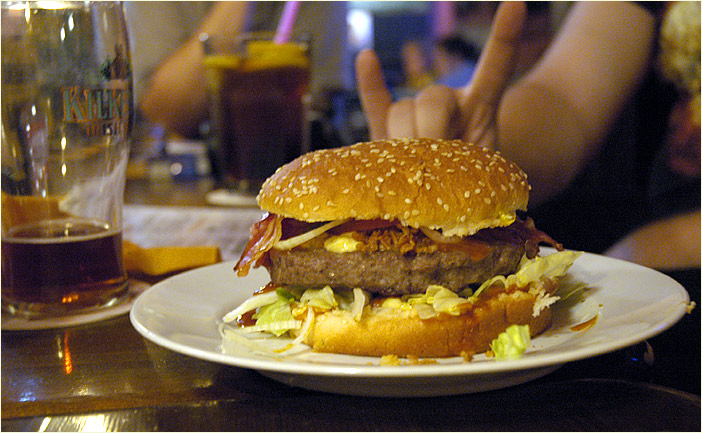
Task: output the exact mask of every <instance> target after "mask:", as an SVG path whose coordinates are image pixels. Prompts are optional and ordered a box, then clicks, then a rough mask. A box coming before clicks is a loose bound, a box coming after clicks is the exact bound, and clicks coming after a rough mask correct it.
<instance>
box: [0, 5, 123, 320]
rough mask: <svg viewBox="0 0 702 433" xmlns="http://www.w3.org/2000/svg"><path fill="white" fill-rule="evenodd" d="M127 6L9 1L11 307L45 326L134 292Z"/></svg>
mask: <svg viewBox="0 0 702 433" xmlns="http://www.w3.org/2000/svg"><path fill="white" fill-rule="evenodd" d="M132 113H133V104H132V84H131V71H130V55H129V43H128V37H127V27H126V24H125V20H124V12H123V9H122V4H121V3H120V2H73V1H37V2H34V1H29V2H28V1H24V2H19V1H7V2H6V1H3V2H2V306H3V310H5V311H6V312H9V313H10V314H18V315H22V316H26V317H42V316H47V315H62V314H70V313H76V312H82V311H85V310H86V309H98V308H101V307H105V306H109V305H112V304H114V303H116V302H118V300H119V299H120V297H121V296H123V295H124V294H125V293H126V291H127V277H126V273H125V270H124V265H123V261H122V205H123V196H124V181H125V173H126V166H127V159H128V150H129V143H128V136H129V132H130V124H131V120H132V117H133V116H132Z"/></svg>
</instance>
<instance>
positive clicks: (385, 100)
mask: <svg viewBox="0 0 702 433" xmlns="http://www.w3.org/2000/svg"><path fill="white" fill-rule="evenodd" d="M356 84H357V86H358V92H359V96H360V98H361V106H362V107H363V112H364V113H365V115H366V119H367V121H368V128H369V130H370V137H371V139H372V140H378V139H383V138H386V137H387V119H388V111H389V110H390V106H391V105H392V96H391V95H390V92H389V91H388V89H387V87H386V85H385V77H384V76H383V70H382V67H381V65H380V60H378V56H377V55H376V54H375V52H373V51H372V50H369V49H366V50H363V51H361V52H360V53H359V54H358V56H356Z"/></svg>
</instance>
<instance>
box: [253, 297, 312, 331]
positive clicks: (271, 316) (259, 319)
mask: <svg viewBox="0 0 702 433" xmlns="http://www.w3.org/2000/svg"><path fill="white" fill-rule="evenodd" d="M291 302H292V301H291V300H288V299H282V298H278V300H277V301H275V302H274V303H272V304H268V305H264V306H263V307H260V308H259V309H258V310H257V311H256V314H254V315H253V318H254V319H256V330H257V331H264V332H270V333H271V334H273V335H275V336H276V337H280V336H281V335H283V334H285V333H286V332H288V331H290V330H291V329H298V328H299V327H300V326H302V322H300V321H299V320H295V317H293V315H292V311H291V309H290V303H291Z"/></svg>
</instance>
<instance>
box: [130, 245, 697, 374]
mask: <svg viewBox="0 0 702 433" xmlns="http://www.w3.org/2000/svg"><path fill="white" fill-rule="evenodd" d="M542 251H543V252H544V253H547V252H549V251H551V249H549V248H542ZM582 258H585V259H587V260H585V261H586V262H589V261H591V260H605V261H607V262H610V261H611V262H612V263H613V264H616V265H618V266H624V267H627V268H628V267H630V268H631V269H635V270H638V271H643V272H651V273H653V274H655V275H657V276H658V277H659V278H661V277H662V278H663V279H664V280H667V282H668V283H669V285H670V286H669V289H671V290H672V289H673V288H674V289H676V290H677V291H676V292H675V293H672V294H671V296H673V295H674V296H679V299H678V298H676V299H675V300H674V301H676V302H677V303H678V304H679V308H677V309H675V308H672V311H671V314H670V315H669V316H667V317H666V319H665V320H661V321H659V322H658V323H656V324H655V326H651V327H649V328H648V329H645V330H644V331H640V332H638V333H636V334H635V335H633V336H628V338H627V337H622V338H618V339H615V340H612V341H609V342H605V343H600V344H598V345H597V347H596V348H595V349H594V350H593V348H592V347H591V346H590V345H585V346H583V347H579V348H570V349H568V350H566V351H565V352H563V353H558V354H557V355H558V356H557V358H558V359H557V360H554V359H553V358H554V357H556V356H555V355H554V354H553V353H544V354H541V355H540V354H539V353H538V350H536V351H534V352H531V353H530V354H529V356H525V357H522V358H519V359H516V360H501V361H499V362H492V361H488V362H465V361H462V362H451V363H446V362H449V361H448V360H455V359H460V358H446V359H445V360H446V361H445V362H443V363H442V362H441V361H442V360H440V359H439V360H438V361H439V362H438V363H437V364H423V365H404V364H403V365H377V364H374V365H362V364H331V363H317V362H310V361H305V360H290V359H285V358H284V357H282V358H271V359H259V358H253V357H242V356H237V355H232V354H226V353H220V352H213V351H211V350H205V349H202V348H198V347H191V346H185V345H183V344H181V343H178V342H175V341H173V340H172V339H170V338H168V336H163V335H160V334H158V333H156V332H153V331H152V330H151V329H149V327H148V326H146V325H145V324H144V323H142V322H141V321H140V318H139V317H138V316H139V314H140V311H141V309H142V308H143V306H142V304H143V303H144V302H146V300H148V299H149V297H150V296H154V294H155V293H158V292H159V291H161V290H168V287H169V285H171V284H173V282H174V280H179V279H188V278H190V277H192V276H193V275H196V274H198V273H206V272H210V271H213V270H214V268H216V267H229V269H232V267H233V265H234V263H235V262H234V261H227V262H220V263H217V264H214V265H209V266H205V267H202V268H197V269H193V270H190V271H186V272H183V273H180V274H177V275H174V276H172V277H170V278H167V279H165V280H163V281H161V282H159V283H156V284H154V285H153V286H152V287H150V288H149V289H147V290H146V291H145V292H144V293H142V294H141V295H140V296H139V297H138V298H137V300H136V301H135V303H134V305H133V306H132V309H131V311H130V313H129V317H130V322H131V323H132V325H133V327H134V328H135V329H136V330H137V332H139V333H140V334H141V335H142V336H143V337H144V338H146V339H148V340H150V341H152V342H153V343H156V344H157V345H159V346H162V347H165V348H166V349H169V350H172V351H174V352H177V353H180V354H183V355H187V356H192V357H195V358H199V359H202V360H206V361H210V362H215V363H219V364H225V365H230V366H235V367H241V368H248V369H253V370H257V371H273V372H276V373H278V374H294V375H308V376H324V377H329V376H334V377H339V376H343V377H348V378H352V377H364V378H380V379H382V378H385V379H390V378H419V377H428V376H435V375H440V376H441V377H444V378H445V377H451V376H461V375H466V374H470V375H495V374H501V373H507V372H511V371H513V372H518V371H520V370H532V369H539V368H544V367H548V366H556V365H562V364H565V363H568V362H573V361H577V360H581V359H586V358H591V357H595V356H599V355H602V354H606V353H609V352H613V351H615V350H619V349H622V348H625V347H629V346H632V345H634V344H636V343H639V342H641V341H644V340H646V339H648V338H651V337H653V336H655V335H658V334H660V333H662V332H664V331H666V330H667V329H669V328H670V327H672V326H673V325H674V324H675V323H677V322H678V321H679V320H680V319H681V318H682V317H683V316H684V315H685V313H686V309H687V305H688V304H689V300H690V298H689V294H688V292H687V290H686V289H685V288H684V287H683V286H682V285H681V284H680V283H679V282H677V281H676V280H675V279H673V278H672V277H670V276H668V275H666V274H664V273H662V272H659V271H657V270H654V269H651V268H647V267H644V266H641V265H638V264H635V263H631V262H627V261H624V260H619V259H615V258H610V257H606V256H602V255H598V254H593V253H587V252H583V255H582V256H581V257H580V258H579V259H578V260H576V262H575V264H574V265H573V266H576V265H577V264H578V261H579V260H581V259H582ZM581 263H582V262H581ZM232 273H233V271H232ZM252 292H253V290H252ZM678 301H679V302H678ZM671 302H672V301H671ZM218 322H219V320H218V321H217V322H215V323H213V325H214V326H215V330H216V327H217V325H218ZM537 339H538V337H536V338H535V340H537ZM329 355H330V356H335V355H334V354H329ZM338 356H345V355H338ZM359 358H365V357H359ZM367 358H368V361H369V363H370V362H371V361H372V360H376V361H377V360H378V359H379V358H377V357H367Z"/></svg>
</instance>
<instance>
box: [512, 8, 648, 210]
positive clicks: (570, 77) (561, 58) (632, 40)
mask: <svg viewBox="0 0 702 433" xmlns="http://www.w3.org/2000/svg"><path fill="white" fill-rule="evenodd" d="M654 25H655V22H654V18H653V17H652V16H651V15H650V14H649V13H647V12H646V11H644V10H643V9H641V8H639V7H638V6H636V5H635V4H633V3H629V2H602V3H600V2H583V3H578V4H577V5H575V6H574V9H573V11H572V12H571V14H570V16H569V17H568V19H567V21H566V22H565V23H564V25H563V28H562V31H561V33H560V34H559V35H558V37H557V39H556V41H555V42H554V44H553V45H552V46H551V47H550V49H549V51H548V52H547V53H546V54H545V55H544V57H543V59H542V60H541V61H540V62H539V63H538V64H537V65H536V66H535V67H534V69H533V70H532V71H531V72H530V73H529V74H528V75H527V76H525V77H524V78H523V79H522V80H521V81H520V82H518V83H517V84H516V85H515V86H514V87H512V88H510V89H509V90H508V91H507V92H506V93H505V95H504V98H503V99H502V102H501V104H500V109H499V115H498V131H499V145H498V147H499V149H500V151H502V152H503V153H504V154H505V155H507V156H508V157H510V158H511V159H513V160H514V161H515V162H517V164H518V165H520V167H522V168H523V169H524V170H525V171H526V172H527V173H529V177H530V183H531V184H532V186H533V188H534V189H533V192H532V201H533V202H535V203H538V202H540V201H543V200H544V199H546V198H548V197H549V196H551V195H552V194H554V193H556V192H558V191H560V190H561V189H562V188H564V187H565V186H566V185H567V184H568V182H570V181H571V180H572V179H573V177H574V176H575V175H576V174H577V172H578V171H579V170H580V168H582V166H583V165H584V164H585V163H586V162H587V160H588V158H589V157H590V156H592V155H593V154H595V153H596V152H597V151H598V150H599V148H600V145H601V143H602V141H603V139H604V138H605V136H606V134H607V132H608V131H609V128H610V126H611V124H612V122H613V121H614V120H615V119H616V117H617V115H618V114H619V113H620V111H621V109H622V107H623V106H624V104H625V103H626V101H627V100H628V99H629V98H630V96H631V95H632V94H633V92H634V91H635V89H636V88H637V87H638V86H639V84H640V82H641V79H642V77H643V75H644V73H645V71H646V69H647V67H648V61H649V56H650V53H651V47H652V43H653V40H654ZM545 155H548V157H545Z"/></svg>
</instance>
